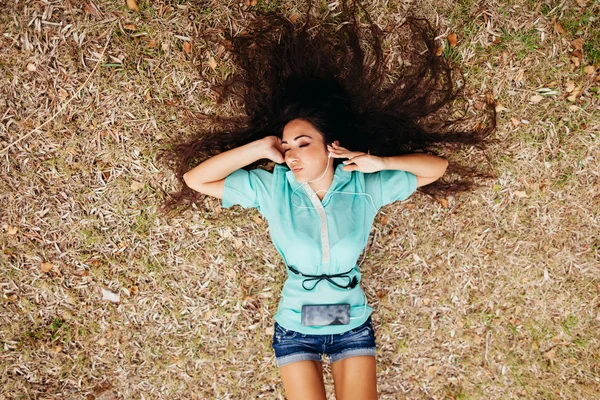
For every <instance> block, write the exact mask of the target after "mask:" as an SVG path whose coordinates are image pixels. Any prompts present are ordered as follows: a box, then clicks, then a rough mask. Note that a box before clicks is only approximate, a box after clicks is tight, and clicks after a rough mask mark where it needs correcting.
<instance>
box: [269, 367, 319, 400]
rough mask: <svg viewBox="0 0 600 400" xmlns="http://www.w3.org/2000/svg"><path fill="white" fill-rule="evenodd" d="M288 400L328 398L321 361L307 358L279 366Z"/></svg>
mask: <svg viewBox="0 0 600 400" xmlns="http://www.w3.org/2000/svg"><path fill="white" fill-rule="evenodd" d="M279 373H280V374H281V380H282V381H283V387H284V389H285V395H286V397H287V398H288V400H326V399H327V398H326V397H325V385H324V384H323V364H322V363H321V361H314V360H305V361H296V362H293V363H290V364H286V365H284V366H283V367H281V368H279Z"/></svg>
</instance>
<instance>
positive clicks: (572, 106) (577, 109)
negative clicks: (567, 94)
mask: <svg viewBox="0 0 600 400" xmlns="http://www.w3.org/2000/svg"><path fill="white" fill-rule="evenodd" d="M569 111H572V112H575V111H579V106H576V105H575V104H571V105H570V106H569Z"/></svg>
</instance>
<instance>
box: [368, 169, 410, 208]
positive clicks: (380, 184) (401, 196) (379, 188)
mask: <svg viewBox="0 0 600 400" xmlns="http://www.w3.org/2000/svg"><path fill="white" fill-rule="evenodd" d="M365 185H366V189H367V193H369V194H370V195H371V196H372V198H373V202H374V203H375V205H376V206H377V208H381V207H383V206H385V205H388V204H391V203H393V202H394V201H396V200H406V199H407V198H408V197H409V196H410V195H411V194H413V193H414V192H415V190H417V176H416V175H415V174H413V173H411V172H407V171H400V170H389V169H386V170H383V171H378V172H374V173H372V174H365Z"/></svg>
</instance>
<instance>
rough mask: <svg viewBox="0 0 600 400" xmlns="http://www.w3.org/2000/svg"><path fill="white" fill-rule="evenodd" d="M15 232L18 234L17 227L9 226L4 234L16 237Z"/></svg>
mask: <svg viewBox="0 0 600 400" xmlns="http://www.w3.org/2000/svg"><path fill="white" fill-rule="evenodd" d="M17 232H19V227H18V226H10V225H8V227H7V228H6V233H8V234H9V235H16V234H17Z"/></svg>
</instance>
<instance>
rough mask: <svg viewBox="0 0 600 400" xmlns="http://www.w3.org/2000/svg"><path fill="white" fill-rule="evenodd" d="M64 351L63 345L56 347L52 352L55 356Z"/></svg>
mask: <svg viewBox="0 0 600 400" xmlns="http://www.w3.org/2000/svg"><path fill="white" fill-rule="evenodd" d="M62 349H63V347H62V346H61V345H58V346H54V348H53V349H52V352H53V353H54V354H58V353H60V352H61V351H62Z"/></svg>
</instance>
